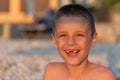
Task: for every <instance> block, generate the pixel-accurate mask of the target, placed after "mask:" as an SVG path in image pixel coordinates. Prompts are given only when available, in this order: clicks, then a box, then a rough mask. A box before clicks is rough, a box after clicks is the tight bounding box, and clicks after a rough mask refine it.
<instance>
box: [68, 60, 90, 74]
mask: <svg viewBox="0 0 120 80" xmlns="http://www.w3.org/2000/svg"><path fill="white" fill-rule="evenodd" d="M89 65H90V62H89V61H88V60H85V61H84V62H82V63H81V64H80V65H76V66H74V65H68V64H67V68H68V70H69V72H70V75H77V74H78V75H82V74H84V73H85V72H86V71H87V69H88V66H89Z"/></svg>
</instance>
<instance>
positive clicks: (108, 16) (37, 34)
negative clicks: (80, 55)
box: [0, 0, 120, 80]
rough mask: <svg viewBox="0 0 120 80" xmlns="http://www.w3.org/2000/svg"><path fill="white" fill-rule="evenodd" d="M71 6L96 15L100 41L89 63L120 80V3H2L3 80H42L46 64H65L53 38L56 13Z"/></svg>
mask: <svg viewBox="0 0 120 80" xmlns="http://www.w3.org/2000/svg"><path fill="white" fill-rule="evenodd" d="M70 3H73V4H81V5H83V6H85V7H87V8H89V9H90V10H91V11H92V13H93V15H94V18H95V25H96V30H97V32H98V41H97V44H96V46H95V47H94V48H93V49H91V51H90V56H89V60H90V61H92V62H94V63H97V64H100V65H103V66H106V67H108V68H110V69H112V70H113V72H114V73H115V76H116V80H120V58H119V57H120V27H119V26H120V0H99V1H98V0H0V80H42V78H43V73H44V67H45V65H46V64H47V63H49V62H53V61H63V60H62V59H61V58H60V56H59V55H58V52H57V50H56V48H55V46H54V44H53V42H52V39H51V36H50V34H51V31H52V26H53V18H54V13H55V11H56V10H57V9H58V8H59V7H60V6H62V5H65V4H70Z"/></svg>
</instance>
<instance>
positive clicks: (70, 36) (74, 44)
mask: <svg viewBox="0 0 120 80" xmlns="http://www.w3.org/2000/svg"><path fill="white" fill-rule="evenodd" d="M91 34H92V32H91V29H90V26H89V25H88V24H87V22H86V21H84V20H81V19H78V18H76V17H75V18H73V17H72V18H70V17H69V18H68V17H62V18H61V19H60V20H59V21H58V22H57V23H56V29H55V32H54V34H52V38H53V41H54V43H55V45H56V47H57V49H58V51H59V53H60V55H61V57H62V58H63V59H64V60H65V62H55V63H50V64H48V65H47V67H46V70H45V75H44V80H101V79H102V80H115V78H114V75H113V73H112V71H110V70H109V69H107V68H105V67H102V66H100V65H96V64H93V63H90V62H89V61H88V54H89V50H90V48H92V47H94V45H95V43H96V40H97V33H96V32H95V33H94V35H91ZM56 71H57V72H56Z"/></svg>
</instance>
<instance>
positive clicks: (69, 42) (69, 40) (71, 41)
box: [66, 38, 75, 45]
mask: <svg viewBox="0 0 120 80" xmlns="http://www.w3.org/2000/svg"><path fill="white" fill-rule="evenodd" d="M66 43H67V44H68V45H74V43H75V42H74V39H73V38H68V40H67V42H66Z"/></svg>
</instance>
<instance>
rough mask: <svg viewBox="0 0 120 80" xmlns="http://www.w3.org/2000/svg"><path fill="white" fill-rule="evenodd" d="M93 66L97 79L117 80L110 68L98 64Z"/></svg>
mask: <svg viewBox="0 0 120 80" xmlns="http://www.w3.org/2000/svg"><path fill="white" fill-rule="evenodd" d="M92 66H93V68H94V70H93V73H95V74H96V77H97V78H99V79H101V78H102V80H115V75H114V73H113V72H112V70H110V69H109V68H107V67H104V66H101V65H97V64H92Z"/></svg>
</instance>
